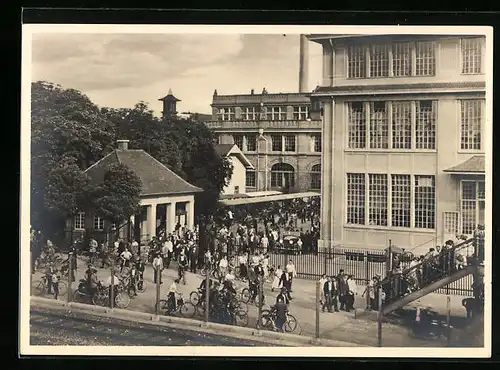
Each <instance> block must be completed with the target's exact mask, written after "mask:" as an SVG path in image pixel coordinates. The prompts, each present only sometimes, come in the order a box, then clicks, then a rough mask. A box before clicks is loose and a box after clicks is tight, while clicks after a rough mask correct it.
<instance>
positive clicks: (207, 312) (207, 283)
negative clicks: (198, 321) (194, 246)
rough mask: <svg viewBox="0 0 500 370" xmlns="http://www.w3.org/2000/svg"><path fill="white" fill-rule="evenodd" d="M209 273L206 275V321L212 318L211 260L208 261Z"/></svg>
mask: <svg viewBox="0 0 500 370" xmlns="http://www.w3.org/2000/svg"><path fill="white" fill-rule="evenodd" d="M206 265H207V266H206V269H207V270H206V271H207V275H206V276H205V323H208V321H209V319H210V302H209V300H210V269H211V266H210V262H208V261H207V263H206Z"/></svg>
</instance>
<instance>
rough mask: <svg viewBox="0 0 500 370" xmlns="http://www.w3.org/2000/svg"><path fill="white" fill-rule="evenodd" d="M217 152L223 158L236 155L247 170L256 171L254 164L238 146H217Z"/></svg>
mask: <svg viewBox="0 0 500 370" xmlns="http://www.w3.org/2000/svg"><path fill="white" fill-rule="evenodd" d="M215 151H216V152H217V154H219V155H220V156H221V157H229V156H231V155H234V156H235V157H237V158H238V159H239V161H240V162H241V163H243V165H244V166H245V167H246V168H251V169H254V166H253V164H252V162H250V160H249V159H248V158H247V157H246V156H245V154H243V152H242V151H241V149H240V148H238V145H236V144H217V145H215Z"/></svg>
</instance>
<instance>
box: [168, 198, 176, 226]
mask: <svg viewBox="0 0 500 370" xmlns="http://www.w3.org/2000/svg"><path fill="white" fill-rule="evenodd" d="M166 208H167V232H168V233H172V232H174V230H175V202H172V203H169V204H167V207H166Z"/></svg>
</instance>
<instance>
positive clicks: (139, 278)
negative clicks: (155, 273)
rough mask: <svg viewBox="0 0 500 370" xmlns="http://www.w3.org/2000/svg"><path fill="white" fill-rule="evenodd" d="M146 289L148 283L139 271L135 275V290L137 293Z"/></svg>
mask: <svg viewBox="0 0 500 370" xmlns="http://www.w3.org/2000/svg"><path fill="white" fill-rule="evenodd" d="M147 289H148V285H147V284H146V281H145V280H144V274H143V273H142V272H141V273H139V274H138V275H137V291H138V292H139V293H144V292H145V291H146V290H147Z"/></svg>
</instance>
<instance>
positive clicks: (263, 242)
mask: <svg viewBox="0 0 500 370" xmlns="http://www.w3.org/2000/svg"><path fill="white" fill-rule="evenodd" d="M260 244H261V246H262V252H263V253H264V254H266V253H267V250H268V248H269V238H268V237H267V235H266V234H264V235H263V236H262V238H261V239H260Z"/></svg>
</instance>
